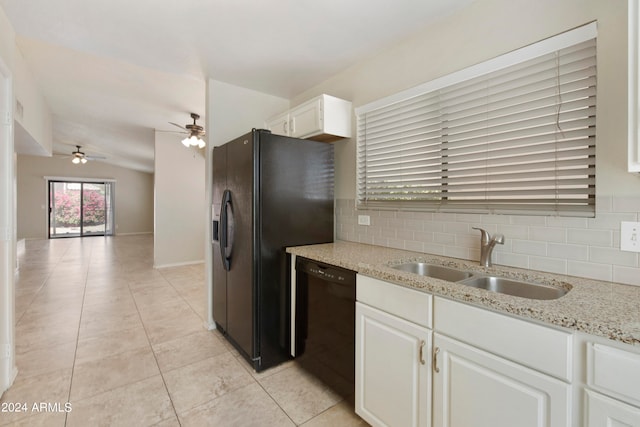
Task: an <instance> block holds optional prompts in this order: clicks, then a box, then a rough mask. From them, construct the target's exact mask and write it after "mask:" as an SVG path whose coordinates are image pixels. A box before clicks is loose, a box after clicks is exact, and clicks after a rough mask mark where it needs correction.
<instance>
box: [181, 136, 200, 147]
mask: <svg viewBox="0 0 640 427" xmlns="http://www.w3.org/2000/svg"><path fill="white" fill-rule="evenodd" d="M182 145H184V146H185V147H191V146H194V147H196V146H197V147H199V148H202V147H204V145H205V143H204V141H203V140H202V139H200V138H199V137H198V136H197V135H193V134H191V135H190V136H189V137H188V138H185V139H183V140H182Z"/></svg>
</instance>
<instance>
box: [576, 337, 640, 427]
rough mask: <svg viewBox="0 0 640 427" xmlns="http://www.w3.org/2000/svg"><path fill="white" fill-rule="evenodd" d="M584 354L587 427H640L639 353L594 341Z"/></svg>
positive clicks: (588, 345)
mask: <svg viewBox="0 0 640 427" xmlns="http://www.w3.org/2000/svg"><path fill="white" fill-rule="evenodd" d="M585 350H586V351H585V353H586V357H585V359H586V381H585V383H586V384H585V386H586V387H585V390H584V393H585V398H584V404H585V410H584V417H585V422H584V424H585V426H586V427H600V426H606V427H640V351H638V349H636V348H634V347H628V348H624V349H623V348H621V346H619V345H618V346H616V347H614V346H612V345H609V344H608V343H607V344H605V343H604V341H603V340H602V339H598V340H595V339H593V338H588V341H587V343H586V346H585ZM629 350H631V351H629Z"/></svg>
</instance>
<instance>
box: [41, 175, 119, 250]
mask: <svg viewBox="0 0 640 427" xmlns="http://www.w3.org/2000/svg"><path fill="white" fill-rule="evenodd" d="M112 234H113V183H111V182H74V181H49V237H50V238H58V237H83V236H105V235H112Z"/></svg>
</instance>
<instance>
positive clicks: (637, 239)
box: [620, 221, 640, 252]
mask: <svg viewBox="0 0 640 427" xmlns="http://www.w3.org/2000/svg"><path fill="white" fill-rule="evenodd" d="M620 249H621V250H623V251H629V252H640V222H628V221H622V222H621V223H620Z"/></svg>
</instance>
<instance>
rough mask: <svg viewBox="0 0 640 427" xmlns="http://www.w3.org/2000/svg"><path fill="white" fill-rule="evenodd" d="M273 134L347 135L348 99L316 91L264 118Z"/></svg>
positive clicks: (325, 137)
mask: <svg viewBox="0 0 640 427" xmlns="http://www.w3.org/2000/svg"><path fill="white" fill-rule="evenodd" d="M264 125H265V128H266V129H268V130H270V131H271V132H273V133H275V134H277V135H285V136H292V137H295V138H303V139H313V140H315V141H324V142H332V141H336V140H338V139H341V138H349V137H351V102H349V101H345V100H344V99H339V98H336V97H333V96H330V95H320V96H318V97H315V98H313V99H311V100H309V101H307V102H305V103H303V104H300V105H298V106H296V107H294V108H292V109H291V110H289V111H285V112H283V113H280V114H278V115H276V116H273V117H271V118H269V119H267V120H266V121H265V124H264Z"/></svg>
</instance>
